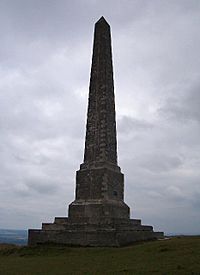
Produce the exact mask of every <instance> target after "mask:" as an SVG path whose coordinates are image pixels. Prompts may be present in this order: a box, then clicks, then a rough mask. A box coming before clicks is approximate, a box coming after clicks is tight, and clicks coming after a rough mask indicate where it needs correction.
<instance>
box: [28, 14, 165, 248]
mask: <svg viewBox="0 0 200 275" xmlns="http://www.w3.org/2000/svg"><path fill="white" fill-rule="evenodd" d="M160 237H163V233H162V232H154V231H153V228H152V226H144V225H141V221H140V220H136V219H130V210H129V207H128V206H127V205H126V204H125V202H124V175H123V174H122V173H121V169H120V167H119V166H118V163H117V139H116V119H115V98H114V83H113V67H112V50H111V34H110V26H109V24H108V23H107V22H106V20H105V19H104V18H103V17H101V18H100V19H99V21H98V22H97V23H96V24H95V31H94V45H93V57H92V68H91V75H90V87H89V102H88V114H87V127H86V139H85V153H84V162H83V163H82V164H81V165H80V170H78V171H77V172H76V195H75V200H74V201H73V202H72V203H71V204H70V205H69V213H68V218H67V217H64V218H55V221H54V223H50V224H49V223H48V224H47V223H45V224H43V225H42V229H40V230H34V229H30V230H29V239H28V243H29V245H33V244H39V243H46V242H54V243H63V244H68V245H81V246H120V245H126V244H129V243H132V242H134V241H138V240H148V239H157V238H160Z"/></svg>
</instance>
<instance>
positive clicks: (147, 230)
mask: <svg viewBox="0 0 200 275" xmlns="http://www.w3.org/2000/svg"><path fill="white" fill-rule="evenodd" d="M163 237H164V235H163V232H154V231H153V227H152V226H147V225H141V220H136V219H110V218H109V219H106V218H105V219H102V220H101V221H99V222H98V223H88V219H87V218H80V220H79V221H77V220H76V222H74V221H73V220H71V219H70V218H55V221H54V223H43V224H42V229H40V230H35V229H29V240H28V244H29V245H37V244H42V243H61V244H66V245H69V246H70V245H75V246H76V245H77V246H111V247H112V246H116V247H117V246H123V245H128V244H131V243H134V242H136V241H143V240H155V239H159V238H163Z"/></svg>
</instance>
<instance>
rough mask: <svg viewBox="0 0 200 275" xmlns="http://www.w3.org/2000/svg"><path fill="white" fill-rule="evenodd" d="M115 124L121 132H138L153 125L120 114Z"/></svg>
mask: <svg viewBox="0 0 200 275" xmlns="http://www.w3.org/2000/svg"><path fill="white" fill-rule="evenodd" d="M117 125H118V127H117V128H118V130H119V132H121V133H123V134H127V133H130V132H132V133H133V132H138V131H140V130H148V129H151V128H152V127H153V124H152V123H149V122H147V121H145V120H139V119H136V118H132V117H128V116H122V117H121V118H119V119H118V124H117Z"/></svg>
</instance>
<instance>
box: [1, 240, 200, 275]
mask: <svg viewBox="0 0 200 275" xmlns="http://www.w3.org/2000/svg"><path fill="white" fill-rule="evenodd" d="M0 274H3V275H15V274H20V275H25V274H26V275H27V274H28V275H31V274H41V275H44V274H53V275H57V274H59V275H62V274H142V275H145V274H146V275H147V274H162V275H164V274H166V275H168V274H176V275H178V274H193V275H198V274H200V236H197V237H174V238H170V239H168V240H163V241H151V242H145V243H139V244H136V245H132V246H128V247H122V248H89V247H88V248H81V247H79V248H77V247H76V248H75V247H66V246H56V245H42V246H38V247H25V246H22V247H20V246H16V245H6V244H4V245H0Z"/></svg>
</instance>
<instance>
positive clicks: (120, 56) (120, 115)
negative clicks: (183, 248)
mask: <svg viewBox="0 0 200 275" xmlns="http://www.w3.org/2000/svg"><path fill="white" fill-rule="evenodd" d="M102 15H103V16H104V17H105V18H106V19H107V21H108V22H109V23H110V25H111V29H112V45H113V61H114V80H115V96H116V112H117V129H118V159H119V165H120V167H121V169H122V171H123V172H124V174H125V201H126V203H127V204H128V205H129V206H130V207H131V216H132V217H133V218H141V219H142V222H143V224H150V225H153V226H154V228H155V229H156V230H163V231H164V232H165V233H184V234H186V233H190V234H199V233H200V169H199V167H200V138H199V137H200V50H199V49H200V27H199V26H200V1H199V0H167V1H164V0H152V1H149V0H147V1H146V0H123V1H122V0H103V1H102V0H101V1H100V0H99V1H97V0H82V1H81V0H73V1H69V0H68V1H67V0H58V1H55V0H43V1H41V0H0V37H1V43H0V61H1V62H0V228H21V229H27V228H40V227H41V222H52V221H53V219H54V217H55V216H66V215H67V207H68V204H69V203H70V202H71V201H73V199H74V190H75V171H76V170H78V169H79V165H80V163H82V161H83V150H84V148H83V146H84V136H85V124H86V110H87V98H88V85H89V74H90V66H91V55H92V43H93V28H94V23H95V22H96V21H97V20H98V19H99V17H101V16H102Z"/></svg>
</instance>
